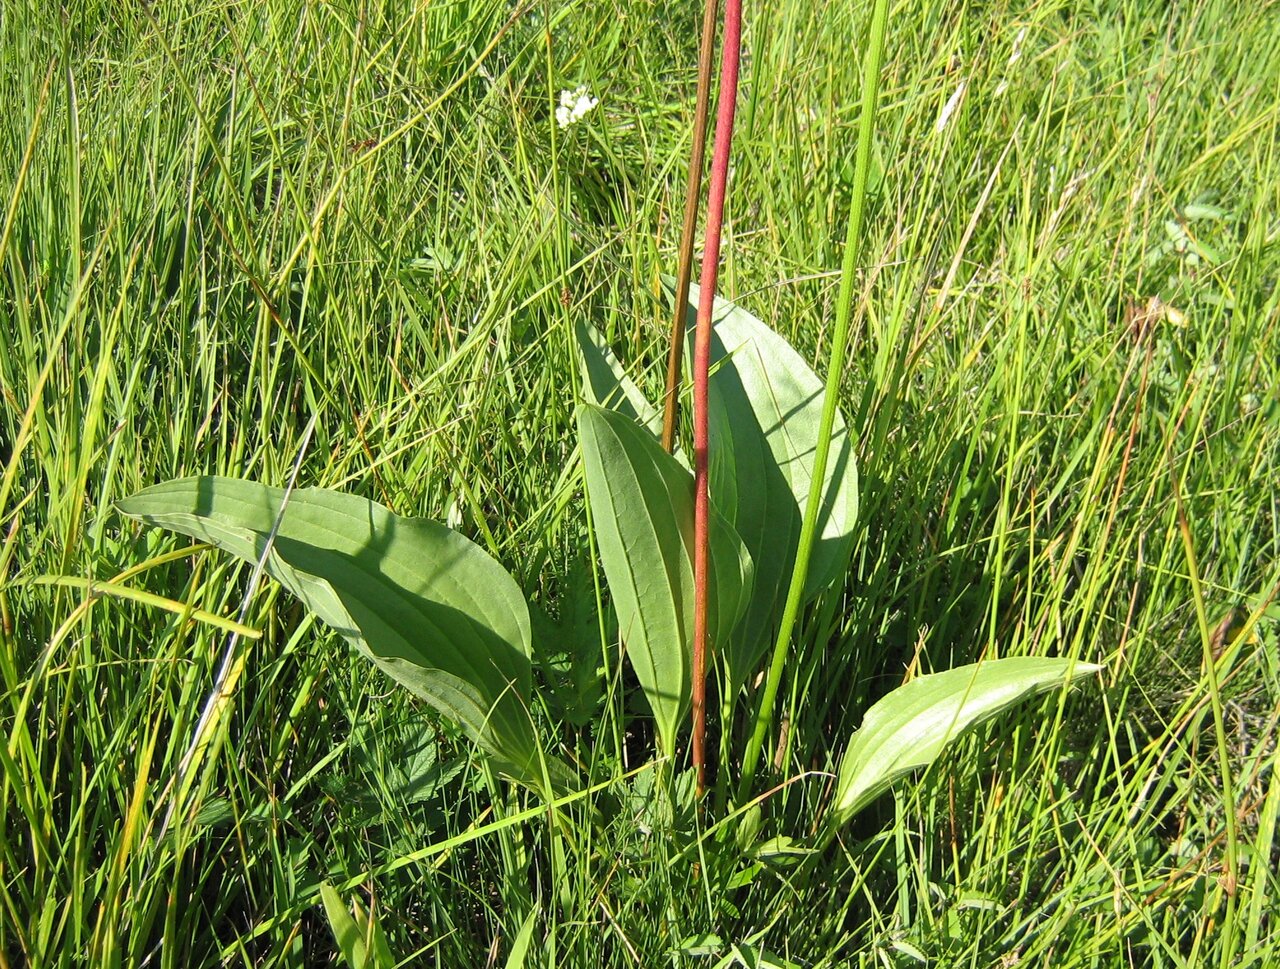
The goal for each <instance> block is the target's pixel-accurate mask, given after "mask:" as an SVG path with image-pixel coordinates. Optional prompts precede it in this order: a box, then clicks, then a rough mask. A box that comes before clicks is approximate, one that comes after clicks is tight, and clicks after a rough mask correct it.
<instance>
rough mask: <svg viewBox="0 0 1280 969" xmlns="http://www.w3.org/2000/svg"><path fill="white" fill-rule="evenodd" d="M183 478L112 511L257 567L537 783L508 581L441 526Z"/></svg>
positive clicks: (518, 627)
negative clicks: (261, 560)
mask: <svg viewBox="0 0 1280 969" xmlns="http://www.w3.org/2000/svg"><path fill="white" fill-rule="evenodd" d="M283 498H284V492H282V491H281V490H280V489H278V488H269V487H266V486H264V485H260V484H257V483H255V482H251V481H239V480H235V479H232V478H215V477H197V478H182V479H178V480H175V481H169V482H166V483H164V484H159V485H155V486H153V487H151V488H147V489H146V490H144V491H141V492H139V493H138V494H136V495H134V496H133V497H131V498H128V499H125V500H124V501H121V502H119V503H118V505H117V507H118V509H119V510H120V511H121V512H122V513H123V514H125V515H128V516H129V517H131V518H136V519H139V520H140V521H143V522H146V523H148V524H151V525H158V526H160V527H163V528H168V529H170V530H172V531H176V532H180V533H182V534H183V535H189V536H191V537H193V538H197V539H200V540H202V541H206V542H209V543H211V544H213V545H216V546H217V547H219V548H221V549H223V550H224V551H226V552H230V553H231V554H232V555H235V556H237V557H239V558H241V559H243V560H245V561H246V562H256V561H258V560H259V558H261V556H262V553H263V551H264V549H265V548H266V546H267V539H268V536H269V535H270V533H271V530H272V528H273V526H274V525H275V523H276V521H277V519H278V520H279V528H278V530H277V532H276V535H275V538H274V541H273V542H272V543H271V552H270V554H269V555H268V557H267V559H266V571H267V573H268V574H269V575H270V576H272V577H273V578H274V579H276V580H277V581H278V582H280V583H281V585H283V586H284V587H285V588H287V589H288V590H289V591H290V592H292V593H293V594H294V595H296V596H297V597H298V598H299V599H301V600H302V601H303V603H304V604H305V605H306V606H307V607H308V608H309V609H310V610H311V611H312V612H314V613H315V614H316V615H317V616H318V617H319V618H320V619H321V620H323V621H324V622H326V623H328V624H329V625H330V626H332V627H333V628H334V629H336V630H337V631H338V632H339V633H341V634H342V635H343V637H344V638H346V639H347V641H348V642H350V643H351V644H352V645H353V646H355V647H356V648H357V649H359V650H360V651H361V652H362V653H364V654H365V655H366V656H367V657H368V658H370V659H371V660H372V661H373V662H374V663H376V664H377V665H378V666H379V667H380V668H382V669H383V670H384V671H385V672H386V673H387V674H388V675H390V676H391V677H392V678H393V679H395V680H396V681H397V682H399V683H401V684H402V685H404V686H405V687H407V688H408V689H409V690H411V691H412V692H413V693H415V694H416V695H417V696H419V697H421V698H422V699H424V700H426V701H427V702H428V703H430V704H432V705H433V706H434V707H436V708H437V709H438V710H440V711H442V712H443V713H445V714H447V715H448V716H450V717H452V718H453V719H455V720H457V721H458V722H459V723H460V724H462V726H463V727H464V728H465V729H466V730H467V732H468V733H469V734H470V735H471V737H472V738H473V739H474V740H476V742H478V743H479V744H480V745H481V746H482V747H483V748H484V749H486V750H487V751H489V752H490V753H491V754H492V755H493V756H494V757H495V758H497V760H498V761H499V767H500V768H501V769H502V770H504V771H506V772H508V773H509V774H510V775H511V776H512V777H514V778H515V779H517V780H521V781H523V782H525V783H529V784H532V785H534V786H541V784H540V778H541V776H542V774H541V771H540V769H539V757H538V751H537V745H536V743H535V737H534V733H533V725H532V723H531V721H530V719H529V715H528V712H527V708H526V701H527V699H528V697H529V693H530V689H531V684H532V674H531V670H530V664H529V655H530V631H529V611H528V606H527V605H526V603H525V600H524V596H523V595H522V594H521V592H520V589H519V587H518V586H517V585H516V583H515V581H514V580H513V579H512V578H511V576H510V575H509V574H508V573H507V572H506V570H504V569H503V568H502V566H500V565H499V564H498V563H497V562H495V561H494V560H493V559H492V558H490V557H489V556H488V555H487V554H486V553H485V552H484V551H482V550H481V549H480V548H479V547H478V546H476V545H475V544H473V543H472V542H470V541H468V540H467V539H466V538H464V537H463V536H461V535H459V534H458V533H457V532H455V531H453V530H452V529H449V528H446V527H445V526H444V525H440V524H437V523H436V522H432V521H428V520H426V519H421V518H403V517H401V516H399V515H396V514H393V513H392V512H391V511H389V510H388V509H387V508H384V507H383V506H382V505H379V504H377V503H375V502H372V501H369V500H367V499H365V498H360V497H358V496H355V495H346V494H341V493H339V492H335V491H329V490H325V489H321V488H308V489H302V490H298V491H295V492H293V493H292V494H291V495H290V496H289V500H288V503H287V504H286V505H285V506H284V510H283V512H281V505H282V501H283Z"/></svg>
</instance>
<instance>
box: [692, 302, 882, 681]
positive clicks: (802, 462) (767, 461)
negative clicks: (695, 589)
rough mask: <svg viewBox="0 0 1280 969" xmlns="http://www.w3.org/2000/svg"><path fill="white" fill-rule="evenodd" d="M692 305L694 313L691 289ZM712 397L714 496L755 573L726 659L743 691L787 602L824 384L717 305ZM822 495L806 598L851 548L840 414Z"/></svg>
mask: <svg viewBox="0 0 1280 969" xmlns="http://www.w3.org/2000/svg"><path fill="white" fill-rule="evenodd" d="M689 298H690V302H691V304H692V306H696V305H697V301H698V288H697V287H696V286H694V287H693V288H692V290H691V291H690V296H689ZM692 306H691V310H690V312H691V313H692ZM709 390H710V406H711V413H710V417H711V465H710V477H711V497H712V499H713V500H715V501H716V502H717V504H718V506H719V507H720V509H721V510H722V511H723V512H724V513H725V515H726V516H727V517H728V518H729V521H730V523H731V524H732V525H733V526H734V528H736V529H737V531H738V533H739V534H740V535H741V536H742V541H743V544H745V545H746V547H747V551H748V552H749V553H750V555H751V558H752V561H753V562H754V563H755V569H756V571H755V593H754V596H753V599H752V602H751V607H750V610H749V612H748V613H747V617H746V619H745V620H744V622H743V624H742V634H741V636H740V637H739V638H740V641H739V642H736V643H735V644H734V649H733V650H732V651H731V653H730V654H729V661H730V667H731V669H730V675H731V679H732V682H733V684H734V685H740V684H741V683H742V682H743V681H744V680H745V679H746V678H747V676H748V675H749V674H750V673H751V672H752V670H753V669H754V668H755V666H756V665H757V664H758V663H759V661H760V658H761V656H762V655H763V653H764V650H765V649H766V648H767V646H768V645H769V643H770V641H771V639H772V636H773V633H774V630H775V628H776V622H777V619H778V617H779V615H780V614H781V611H782V605H783V601H784V600H785V598H786V592H787V583H788V582H789V581H790V578H791V572H792V567H793V565H794V563H795V555H796V546H797V544H798V543H799V537H800V523H801V520H802V519H803V517H804V509H805V505H806V504H807V503H808V500H809V485H810V482H811V481H812V479H813V464H814V454H815V452H816V449H817V442H818V429H819V426H820V424H821V421H822V396H823V384H822V381H821V380H819V379H818V376H817V374H815V373H814V372H813V370H812V369H810V367H809V365H808V364H807V363H806V362H805V361H804V359H803V358H802V357H801V356H800V355H799V354H798V353H796V351H795V350H794V349H792V347H791V345H790V344H789V343H787V341H786V340H784V339H783V338H782V337H780V336H779V335H778V334H777V333H775V332H774V331H773V330H772V329H771V328H770V327H768V326H766V325H765V324H764V323H763V322H761V321H760V320H758V319H756V317H754V316H752V315H751V314H750V313H748V312H747V311H746V310H744V309H742V308H741V307H740V306H737V305H735V304H734V303H732V302H730V301H729V300H725V299H719V298H717V299H716V301H715V311H714V330H713V337H712V345H711V381H710V388H709ZM825 489H826V490H825V493H824V499H823V506H822V513H821V517H820V518H819V521H818V540H817V542H816V544H815V546H814V550H813V558H812V561H811V562H810V566H809V575H808V580H807V582H806V584H805V594H806V596H808V597H812V596H815V595H817V594H818V593H819V592H820V591H822V590H823V589H825V588H826V587H828V586H830V585H831V584H832V583H833V582H835V581H837V580H838V579H840V578H841V577H842V576H843V575H844V574H845V572H846V570H847V569H848V563H849V556H850V553H851V552H852V549H853V526H854V522H855V519H856V518H857V515H858V475H857V470H856V468H855V465H854V458H853V447H852V443H851V441H850V439H849V432H848V429H847V428H846V426H845V422H844V418H843V416H842V415H840V414H839V413H838V412H837V414H836V420H835V429H834V433H833V436H832V443H831V456H830V458H829V461H828V464H827V471H826V479H825Z"/></svg>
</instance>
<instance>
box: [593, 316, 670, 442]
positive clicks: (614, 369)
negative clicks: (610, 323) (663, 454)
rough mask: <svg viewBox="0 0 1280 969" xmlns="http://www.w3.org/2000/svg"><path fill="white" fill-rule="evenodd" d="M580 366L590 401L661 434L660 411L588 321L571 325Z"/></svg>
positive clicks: (607, 342)
mask: <svg viewBox="0 0 1280 969" xmlns="http://www.w3.org/2000/svg"><path fill="white" fill-rule="evenodd" d="M573 332H574V336H575V337H576V338H577V343H578V362H579V364H580V366H581V368H582V395H583V397H585V398H586V399H587V400H588V401H590V402H591V403H593V404H599V405H600V406H601V407H607V408H609V410H616V411H618V412H619V413H620V414H625V415H626V416H628V417H630V418H631V419H632V420H634V421H636V422H637V423H639V424H641V425H642V426H643V427H645V428H646V429H647V430H649V431H651V432H652V433H653V436H654V437H658V436H660V435H661V434H662V412H661V411H659V410H658V409H657V408H656V407H654V406H653V405H652V404H650V403H649V399H648V398H647V397H645V395H644V393H643V391H641V390H640V388H639V387H637V386H636V384H635V382H634V381H633V380H632V379H631V378H630V377H628V376H627V372H626V371H625V370H624V369H623V368H622V364H621V363H620V362H619V360H618V358H617V356H615V355H614V352H613V348H612V347H610V346H609V341H608V340H606V339H605V338H604V334H602V333H601V332H600V331H599V330H597V329H596V328H595V327H594V326H592V325H591V324H590V323H587V322H585V321H580V322H579V323H577V324H576V325H575V326H574V328H573Z"/></svg>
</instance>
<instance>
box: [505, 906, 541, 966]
mask: <svg viewBox="0 0 1280 969" xmlns="http://www.w3.org/2000/svg"><path fill="white" fill-rule="evenodd" d="M537 927H538V909H537V908H531V909H530V910H529V914H528V915H526V916H525V917H524V921H523V922H521V923H520V931H519V932H517V933H516V937H515V939H514V940H512V942H511V954H510V955H509V956H507V961H506V963H505V965H506V969H524V964H525V961H526V960H527V959H528V958H529V947H530V946H531V945H532V944H533V930H534V929H536V928H537Z"/></svg>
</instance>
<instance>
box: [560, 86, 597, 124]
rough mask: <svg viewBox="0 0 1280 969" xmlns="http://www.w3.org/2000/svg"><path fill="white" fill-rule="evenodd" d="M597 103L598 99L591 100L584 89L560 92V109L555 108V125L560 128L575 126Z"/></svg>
mask: <svg viewBox="0 0 1280 969" xmlns="http://www.w3.org/2000/svg"><path fill="white" fill-rule="evenodd" d="M599 103H600V99H599V98H593V97H592V96H591V95H590V94H588V93H587V89H586V88H585V87H580V88H577V89H576V90H573V91H561V92H560V107H558V108H556V123H557V124H558V125H560V127H561V128H567V127H569V126H570V125H574V124H577V123H578V122H579V121H581V120H582V119H583V117H585V116H586V114H587V112H588V111H590V110H591V109H592V108H594V107H595V106H596V105H597V104H599Z"/></svg>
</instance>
